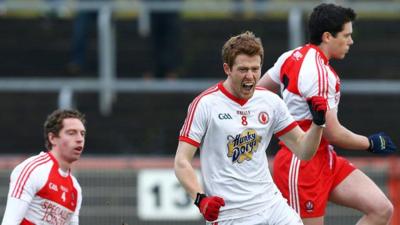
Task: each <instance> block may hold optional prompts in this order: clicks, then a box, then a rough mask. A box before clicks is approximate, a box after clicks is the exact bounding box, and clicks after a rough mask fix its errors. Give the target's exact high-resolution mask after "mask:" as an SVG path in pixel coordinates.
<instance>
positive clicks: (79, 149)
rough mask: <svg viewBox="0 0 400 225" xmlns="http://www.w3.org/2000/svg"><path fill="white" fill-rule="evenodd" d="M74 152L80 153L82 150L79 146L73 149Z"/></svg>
mask: <svg viewBox="0 0 400 225" xmlns="http://www.w3.org/2000/svg"><path fill="white" fill-rule="evenodd" d="M74 149H75V150H76V151H79V152H80V151H82V149H83V147H82V146H79V147H76V148H74Z"/></svg>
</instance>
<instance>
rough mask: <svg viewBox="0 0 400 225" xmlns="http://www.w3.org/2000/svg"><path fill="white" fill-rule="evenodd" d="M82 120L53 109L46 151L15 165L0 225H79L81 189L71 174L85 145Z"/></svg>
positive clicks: (46, 128)
mask: <svg viewBox="0 0 400 225" xmlns="http://www.w3.org/2000/svg"><path fill="white" fill-rule="evenodd" d="M85 134H86V129H85V117H84V115H83V114H81V113H80V112H78V111H76V110H56V111H54V112H53V113H52V114H50V115H49V116H48V118H47V120H46V122H45V123H44V137H45V142H46V148H47V150H48V151H45V152H41V153H40V154H38V155H36V156H32V157H30V158H28V159H26V160H25V161H23V162H22V163H20V164H19V165H17V166H16V167H15V168H14V170H13V172H12V173H11V177H10V189H9V193H8V199H7V206H6V210H5V213H4V216H3V222H2V225H19V224H21V225H34V224H43V225H54V224H57V225H61V224H62V225H64V224H71V225H78V224H79V210H80V207H81V203H82V194H81V187H80V185H79V183H78V181H77V180H76V178H75V177H74V176H73V175H72V174H71V166H72V163H73V162H75V161H77V160H78V159H79V158H80V156H81V153H82V151H83V147H84V144H85Z"/></svg>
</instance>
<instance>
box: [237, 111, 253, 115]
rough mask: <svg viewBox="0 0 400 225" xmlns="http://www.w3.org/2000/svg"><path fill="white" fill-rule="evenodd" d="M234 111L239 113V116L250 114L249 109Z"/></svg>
mask: <svg viewBox="0 0 400 225" xmlns="http://www.w3.org/2000/svg"><path fill="white" fill-rule="evenodd" d="M236 113H237V114H238V115H241V116H248V115H250V111H249V110H247V111H241V110H237V111H236Z"/></svg>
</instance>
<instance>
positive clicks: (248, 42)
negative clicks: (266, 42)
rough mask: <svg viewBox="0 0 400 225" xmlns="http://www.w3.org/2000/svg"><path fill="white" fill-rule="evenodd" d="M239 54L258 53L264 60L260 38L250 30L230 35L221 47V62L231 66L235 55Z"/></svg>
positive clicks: (252, 54)
mask: <svg viewBox="0 0 400 225" xmlns="http://www.w3.org/2000/svg"><path fill="white" fill-rule="evenodd" d="M240 54H246V55H248V56H255V55H259V56H260V57H261V62H262V61H263V60H264V48H263V46H262V43H261V39H260V38H258V37H256V36H255V35H254V34H253V32H251V31H246V32H244V33H241V34H239V35H236V36H234V37H231V38H230V39H229V40H228V41H227V42H225V44H224V46H223V47H222V62H223V63H226V64H228V66H229V67H230V68H232V66H233V63H234V61H235V59H236V56H238V55H240Z"/></svg>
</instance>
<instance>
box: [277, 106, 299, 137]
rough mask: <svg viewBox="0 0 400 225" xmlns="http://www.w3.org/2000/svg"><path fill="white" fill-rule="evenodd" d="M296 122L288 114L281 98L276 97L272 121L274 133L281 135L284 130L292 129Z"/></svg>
mask: <svg viewBox="0 0 400 225" xmlns="http://www.w3.org/2000/svg"><path fill="white" fill-rule="evenodd" d="M295 126H297V123H296V122H295V120H294V119H293V117H292V115H291V114H290V112H289V110H288V108H287V106H286V104H285V103H284V102H283V100H282V99H280V98H277V100H276V109H275V121H274V134H275V135H276V136H278V137H279V136H281V135H283V134H285V133H286V132H288V131H290V130H292V129H293V128H294V127H295Z"/></svg>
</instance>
